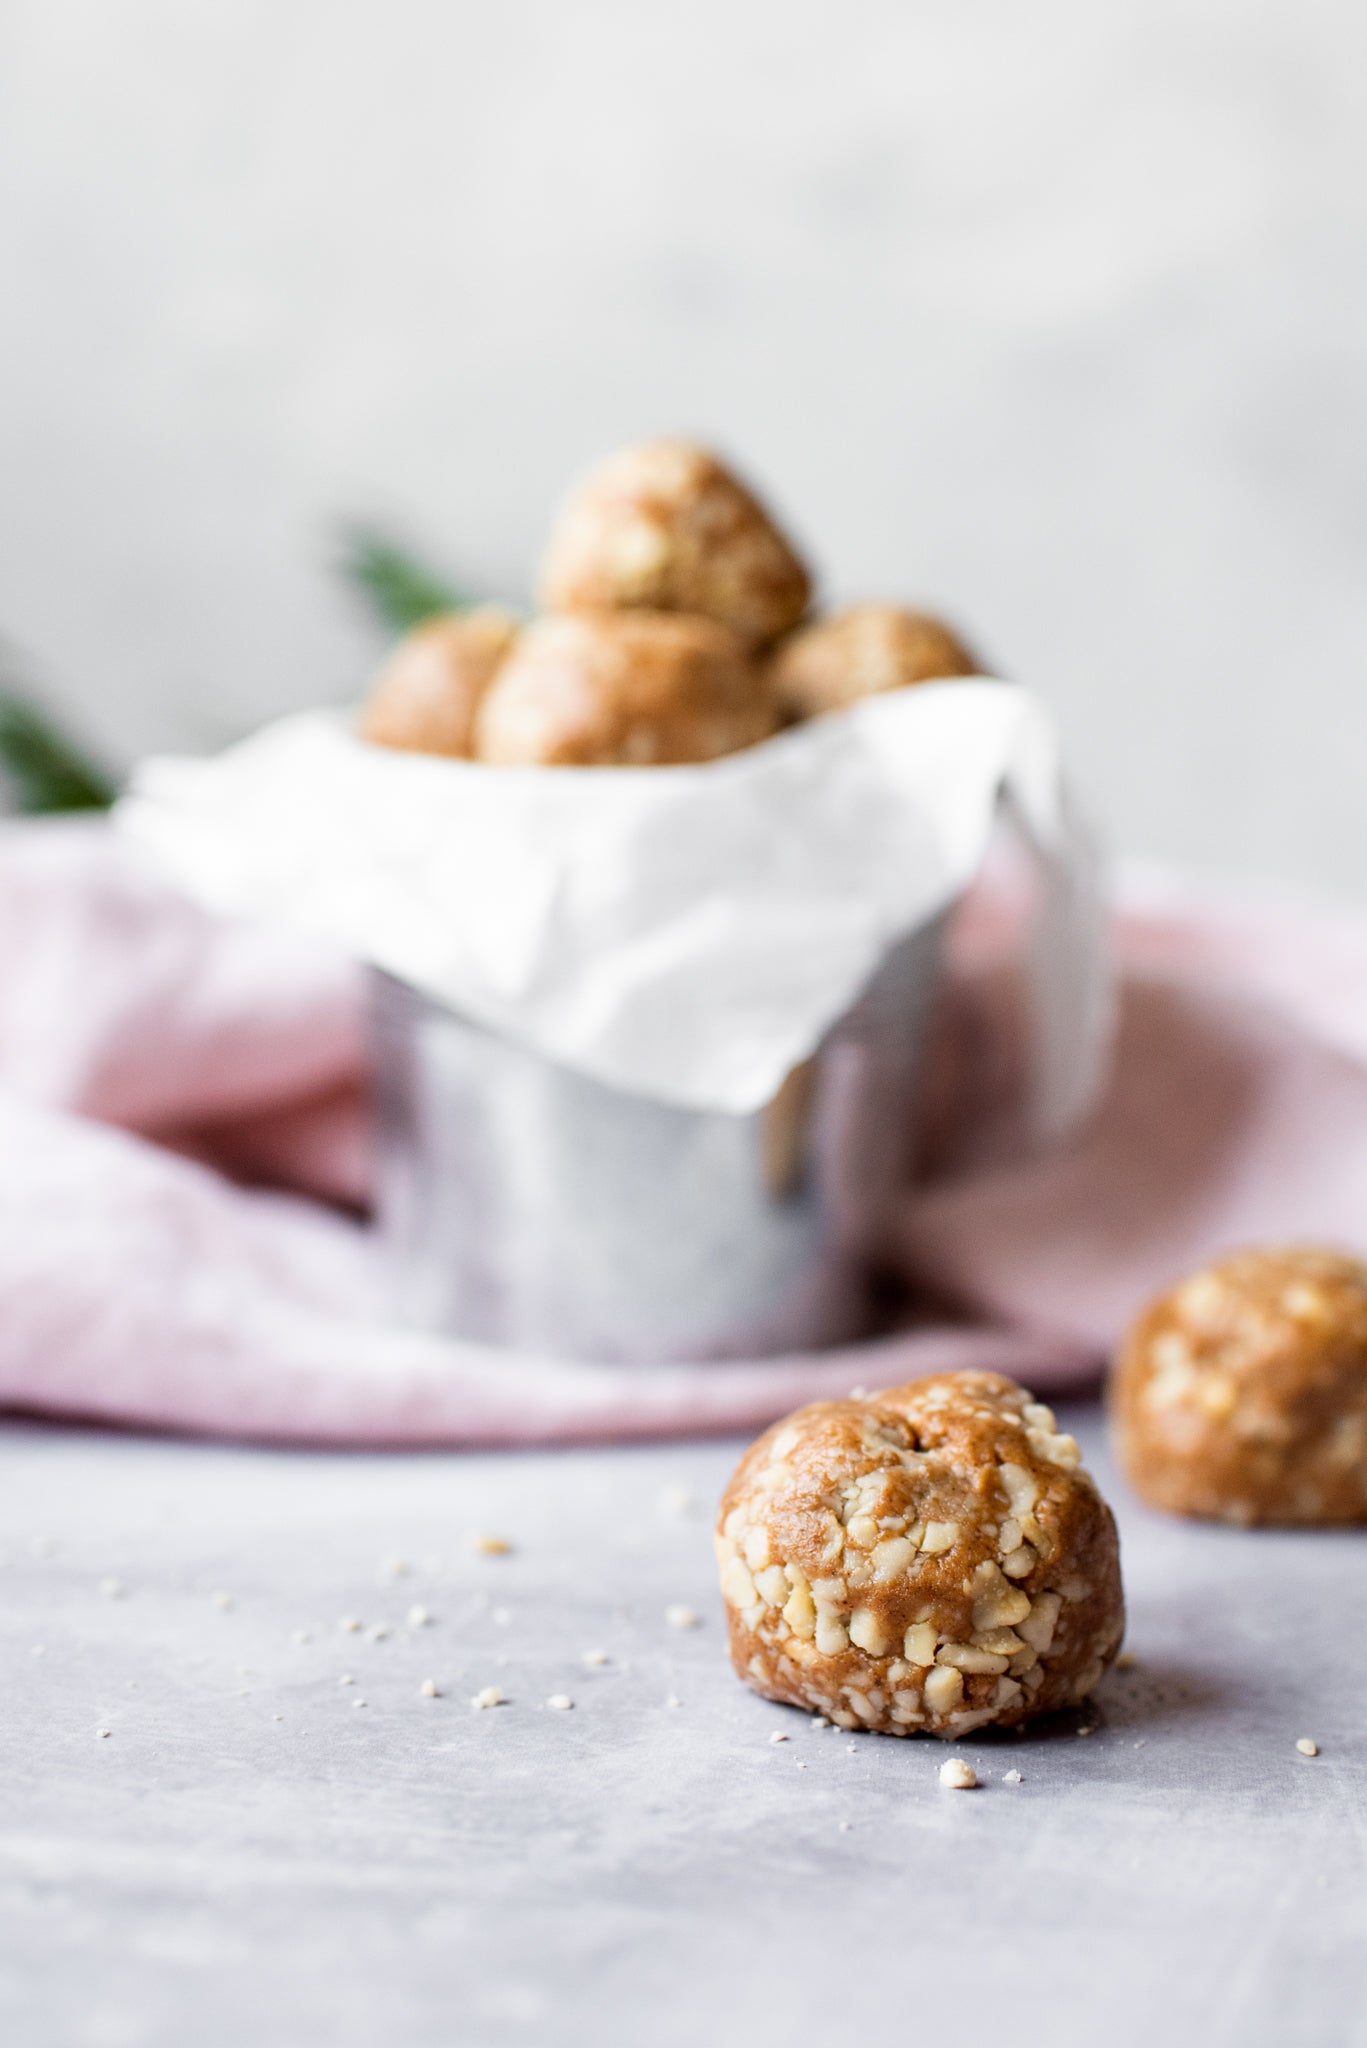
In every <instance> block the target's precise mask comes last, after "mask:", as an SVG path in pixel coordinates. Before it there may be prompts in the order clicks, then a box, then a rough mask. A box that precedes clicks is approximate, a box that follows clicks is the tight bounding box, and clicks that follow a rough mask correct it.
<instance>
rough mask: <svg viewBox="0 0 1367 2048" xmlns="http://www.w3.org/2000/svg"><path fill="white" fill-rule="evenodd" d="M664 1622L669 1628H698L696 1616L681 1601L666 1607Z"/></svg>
mask: <svg viewBox="0 0 1367 2048" xmlns="http://www.w3.org/2000/svg"><path fill="white" fill-rule="evenodd" d="M665 1620H666V1621H667V1622H668V1623H669V1626H670V1627H671V1628H696V1627H697V1626H698V1617H697V1615H696V1614H695V1613H694V1611H693V1609H692V1608H691V1607H688V1606H686V1605H685V1604H684V1602H683V1601H681V1600H676V1601H675V1602H674V1603H673V1605H672V1606H670V1607H666V1609H665Z"/></svg>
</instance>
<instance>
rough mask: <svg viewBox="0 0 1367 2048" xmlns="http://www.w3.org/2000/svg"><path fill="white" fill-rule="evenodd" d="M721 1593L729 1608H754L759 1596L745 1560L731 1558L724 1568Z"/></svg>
mask: <svg viewBox="0 0 1367 2048" xmlns="http://www.w3.org/2000/svg"><path fill="white" fill-rule="evenodd" d="M786 1583H787V1582H786V1581H785V1584H786ZM721 1592H722V1598H723V1600H725V1602H726V1604H727V1606H728V1607H739V1608H742V1609H744V1608H746V1607H753V1606H754V1604H755V1601H756V1599H757V1598H758V1595H757V1594H756V1592H755V1582H754V1580H753V1579H752V1578H751V1576H750V1569H749V1566H748V1565H747V1564H746V1563H745V1561H744V1559H743V1558H739V1557H733V1558H730V1559H729V1560H728V1561H727V1563H726V1564H725V1565H724V1567H723V1568H722V1575H721Z"/></svg>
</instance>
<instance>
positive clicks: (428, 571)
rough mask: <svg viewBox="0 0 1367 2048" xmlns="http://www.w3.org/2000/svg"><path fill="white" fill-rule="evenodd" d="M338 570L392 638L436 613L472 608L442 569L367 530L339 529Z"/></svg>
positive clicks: (360, 527)
mask: <svg viewBox="0 0 1367 2048" xmlns="http://www.w3.org/2000/svg"><path fill="white" fill-rule="evenodd" d="M338 566H339V568H340V570H341V573H342V575H343V576H344V577H345V578H346V580H347V582H348V583H350V584H352V585H353V587H354V588H355V589H356V590H358V591H359V592H360V593H361V595H362V596H363V597H364V598H365V600H366V602H367V603H368V604H369V606H370V609H371V610H372V611H373V612H374V614H375V617H376V618H377V619H378V620H379V622H380V624H381V625H382V626H384V627H386V628H387V629H388V630H389V631H390V632H393V633H406V632H407V631H408V629H409V628H410V626H419V625H421V624H422V622H423V620H424V619H430V618H432V617H433V616H434V614H436V613H437V612H460V611H465V610H466V609H467V608H468V606H469V605H470V603H471V599H470V598H468V597H467V596H465V594H464V593H463V592H462V591H460V590H457V589H456V587H455V586H454V584H452V583H449V582H447V580H446V578H445V576H444V575H443V574H442V573H441V571H440V570H436V569H432V568H430V567H429V566H428V564H427V563H426V562H424V561H422V560H420V559H419V557H418V556H416V555H414V554H412V553H410V552H409V550H408V549H407V548H406V547H404V545H403V544H402V543H401V542H400V541H396V540H394V539H393V538H392V537H391V536H390V535H388V534H384V533H381V532H379V531H378V530H377V529H376V528H374V527H371V526H348V527H345V528H344V529H343V532H342V553H341V559H340V562H339V565H338Z"/></svg>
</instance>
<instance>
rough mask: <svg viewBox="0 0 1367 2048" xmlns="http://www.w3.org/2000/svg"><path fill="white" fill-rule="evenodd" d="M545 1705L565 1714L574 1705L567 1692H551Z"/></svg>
mask: <svg viewBox="0 0 1367 2048" xmlns="http://www.w3.org/2000/svg"><path fill="white" fill-rule="evenodd" d="M546 1705H547V1706H548V1707H553V1708H554V1709H555V1711H556V1713H557V1714H567V1713H568V1712H569V1710H570V1708H571V1707H572V1706H573V1705H574V1701H573V1700H572V1699H571V1698H570V1696H569V1694H568V1693H567V1692H553V1693H552V1694H551V1696H550V1698H549V1699H548V1700H547V1702H546Z"/></svg>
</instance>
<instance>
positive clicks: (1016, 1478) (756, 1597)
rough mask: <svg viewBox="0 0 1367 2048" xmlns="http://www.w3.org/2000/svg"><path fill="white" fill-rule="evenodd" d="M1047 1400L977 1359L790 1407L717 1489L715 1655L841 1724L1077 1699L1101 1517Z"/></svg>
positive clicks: (1091, 1623)
mask: <svg viewBox="0 0 1367 2048" xmlns="http://www.w3.org/2000/svg"><path fill="white" fill-rule="evenodd" d="M1078 1459H1079V1453H1078V1447H1077V1444H1076V1443H1075V1442H1074V1440H1073V1438H1072V1437H1070V1436H1061V1435H1059V1433H1058V1431H1057V1429H1056V1426H1055V1422H1054V1417H1053V1414H1052V1413H1051V1411H1050V1410H1049V1409H1048V1408H1046V1407H1044V1406H1043V1405H1042V1404H1041V1403H1040V1402H1038V1401H1034V1400H1032V1399H1031V1397H1030V1395H1029V1394H1027V1393H1026V1391H1025V1389H1024V1388H1023V1387H1018V1386H1017V1385H1016V1384H1015V1382H1014V1381H1012V1380H1008V1379H1004V1378H1002V1377H1001V1375H1000V1374H998V1373H990V1372H948V1373H939V1374H936V1375H935V1376H934V1377H933V1378H931V1379H923V1380H913V1381H912V1382H911V1383H910V1384H909V1385H907V1386H904V1387H890V1388H889V1389H888V1390H887V1391H886V1392H885V1393H881V1394H871V1395H868V1396H866V1397H861V1398H859V1399H853V1398H852V1399H850V1400H848V1401H818V1402H816V1403H815V1404H814V1405H813V1406H812V1407H810V1408H800V1409H799V1410H798V1411H797V1413H796V1414H795V1415H790V1416H789V1417H788V1418H787V1420H786V1421H785V1422H779V1423H776V1424H775V1425H774V1427H773V1428H772V1429H770V1430H767V1431H766V1432H765V1434H764V1435H763V1436H762V1437H760V1439H759V1441H758V1442H757V1443H754V1444H752V1445H751V1447H750V1449H749V1450H748V1451H747V1452H746V1454H745V1456H744V1457H743V1458H742V1459H741V1461H740V1464H739V1465H738V1466H737V1468H736V1470H735V1473H734V1474H733V1475H732V1479H731V1483H730V1485H729V1486H728V1487H727V1489H726V1492H725V1494H724V1495H723V1498H722V1504H721V1511H720V1516H719V1520H718V1526H717V1535H716V1545H717V1557H718V1561H719V1563H720V1566H721V1585H722V1594H723V1597H724V1599H725V1601H726V1617H727V1624H728V1627H729V1630H730V1640H731V1660H732V1662H733V1664H734V1665H735V1667H736V1670H737V1672H738V1673H739V1675H740V1676H741V1677H742V1678H743V1679H744V1680H745V1682H746V1684H747V1685H751V1686H753V1687H754V1688H755V1690H756V1692H760V1693H763V1694H764V1696H765V1698H766V1699H771V1700H782V1701H784V1702H785V1703H786V1704H788V1705H789V1706H795V1707H807V1708H810V1710H811V1711H812V1712H813V1713H818V1714H824V1715H826V1716H827V1718H828V1719H830V1720H832V1721H834V1722H836V1723H837V1724H838V1725H839V1726H840V1727H842V1728H875V1729H878V1730H880V1731H881V1732H882V1733H883V1734H885V1735H916V1734H926V1735H939V1736H943V1737H946V1738H953V1737H957V1736H960V1735H963V1734H965V1733H966V1732H967V1731H968V1730H969V1729H972V1728H983V1727H987V1726H995V1727H1002V1728H1010V1727H1014V1726H1017V1725H1018V1724H1019V1723H1020V1722H1022V1721H1025V1720H1028V1719H1030V1718H1031V1717H1032V1716H1033V1715H1036V1714H1046V1713H1049V1712H1050V1711H1052V1710H1053V1709H1055V1708H1058V1707H1069V1706H1075V1705H1076V1704H1077V1703H1078V1702H1079V1701H1081V1700H1084V1699H1085V1698H1086V1697H1087V1695H1088V1694H1089V1693H1090V1692H1091V1691H1092V1689H1093V1687H1094V1686H1095V1685H1096V1683H1097V1681H1098V1680H1099V1679H1100V1677H1101V1675H1102V1673H1103V1672H1104V1671H1105V1669H1106V1667H1107V1665H1108V1664H1109V1663H1110V1661H1111V1659H1112V1658H1113V1657H1114V1655H1115V1653H1116V1651H1117V1650H1118V1649H1119V1647H1120V1639H1121V1636H1122V1635H1123V1634H1124V1629H1125V1607H1124V1599H1123V1595H1122V1593H1121V1586H1120V1554H1119V1547H1118V1544H1117V1540H1116V1531H1115V1522H1114V1520H1113V1519H1112V1516H1111V1511H1110V1509H1109V1508H1108V1507H1107V1505H1106V1503H1105V1501H1104V1500H1103V1499H1102V1498H1101V1495H1100V1494H1099V1493H1098V1492H1097V1489H1096V1487H1095V1485H1094V1484H1093V1482H1092V1480H1091V1479H1090V1478H1089V1476H1088V1475H1087V1473H1086V1472H1084V1471H1083V1470H1082V1467H1081V1465H1080V1464H1079V1462H1078Z"/></svg>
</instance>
